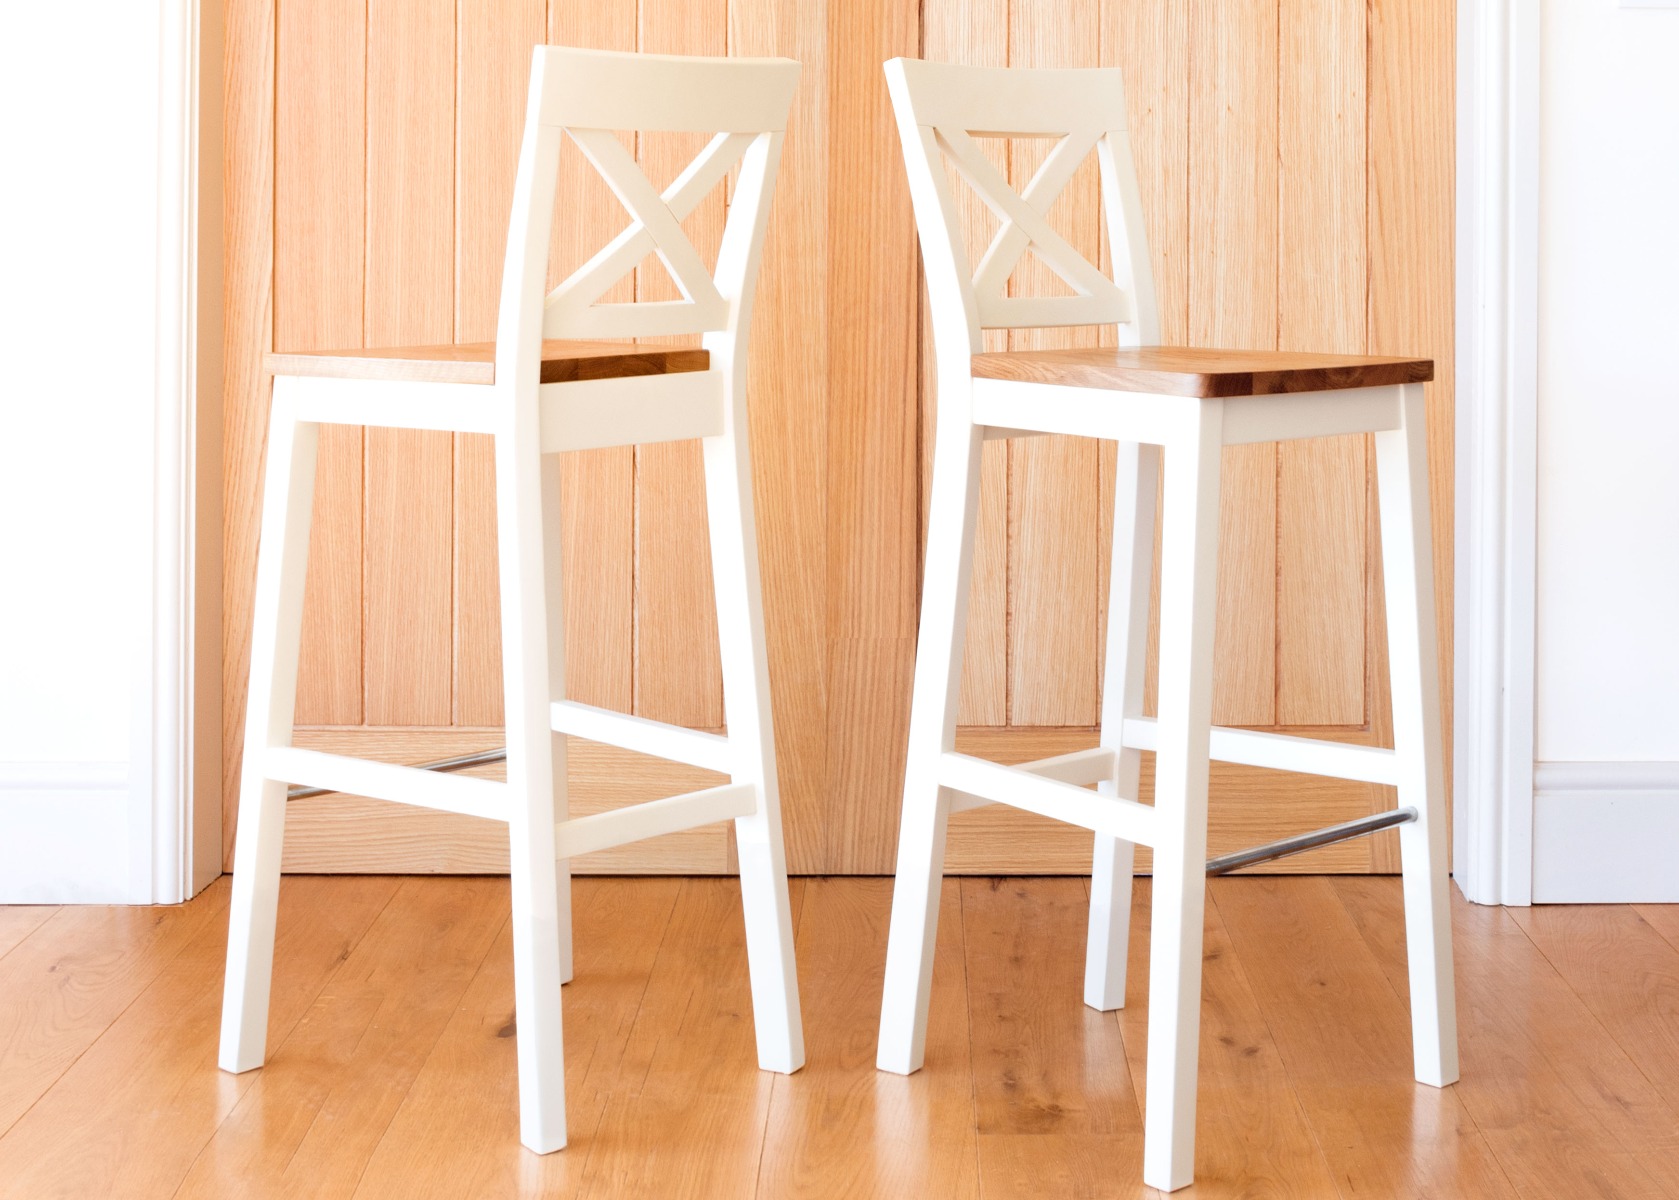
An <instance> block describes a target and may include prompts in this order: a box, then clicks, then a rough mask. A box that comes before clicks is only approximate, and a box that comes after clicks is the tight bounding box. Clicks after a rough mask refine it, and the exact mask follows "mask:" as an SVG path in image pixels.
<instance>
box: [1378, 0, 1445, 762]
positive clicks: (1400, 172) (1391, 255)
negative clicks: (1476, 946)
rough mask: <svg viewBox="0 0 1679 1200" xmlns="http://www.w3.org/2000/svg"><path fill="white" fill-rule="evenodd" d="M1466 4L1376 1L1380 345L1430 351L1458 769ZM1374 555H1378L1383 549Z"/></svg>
mask: <svg viewBox="0 0 1679 1200" xmlns="http://www.w3.org/2000/svg"><path fill="white" fill-rule="evenodd" d="M1455 14H1456V9H1455V7H1454V6H1453V5H1452V4H1451V3H1450V0H1425V2H1424V0H1419V2H1416V3H1413V2H1411V0H1372V3H1371V5H1370V118H1369V128H1370V184H1369V186H1370V211H1369V241H1370V310H1369V321H1370V326H1369V330H1370V332H1369V337H1370V352H1371V353H1372V354H1393V353H1399V352H1400V347H1404V348H1405V349H1404V351H1403V352H1404V353H1407V354H1427V355H1429V356H1430V357H1432V358H1433V359H1434V379H1435V382H1433V383H1431V384H1428V385H1427V393H1428V460H1429V475H1430V478H1429V486H1430V491H1431V496H1430V500H1431V501H1432V508H1433V516H1434V595H1435V605H1436V612H1435V615H1436V620H1437V632H1438V635H1439V639H1440V696H1441V702H1442V710H1443V715H1444V724H1445V744H1446V759H1447V764H1448V765H1447V771H1446V778H1447V779H1448V780H1449V779H1450V778H1451V769H1450V761H1451V738H1452V479H1453V443H1452V423H1453V415H1452V414H1453V411H1454V408H1453V405H1454V398H1453V395H1452V380H1453V345H1452V254H1453V245H1452V234H1453V226H1452V186H1453V176H1452V171H1453V164H1454V162H1455V158H1454V153H1455V151H1454V149H1453V146H1454V142H1453V130H1454V124H1453V114H1454V112H1455V111H1456V110H1455V106H1454V100H1453V97H1454V94H1455V93H1454V84H1455V76H1454V70H1455V59H1454V57H1453V46H1454V45H1455V44H1456V36H1457V27H1456V19H1455ZM1372 557H1374V556H1372Z"/></svg>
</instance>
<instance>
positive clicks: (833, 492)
mask: <svg viewBox="0 0 1679 1200" xmlns="http://www.w3.org/2000/svg"><path fill="white" fill-rule="evenodd" d="M881 9H884V11H881ZM828 18H829V24H828V38H829V51H828V53H829V59H828V62H829V76H828V96H827V101H828V111H829V157H828V209H829V211H830V212H832V213H836V214H840V213H843V214H844V215H845V219H844V220H843V221H839V222H835V223H833V224H832V225H831V226H830V229H829V237H828V244H827V247H826V254H827V259H828V317H829V323H828V329H827V337H828V388H829V392H828V397H829V399H828V405H829V407H828V578H827V592H828V605H827V609H828V646H829V666H828V695H829V705H828V712H827V720H828V728H829V737H830V741H829V747H828V778H829V788H828V803H829V805H830V812H831V814H832V817H831V820H832V825H831V826H830V830H829V838H830V841H829V870H832V871H858V872H870V871H882V870H886V869H889V868H890V866H891V862H892V851H893V847H894V845H895V843H896V834H897V824H898V807H899V796H900V790H901V788H902V786H903V754H904V737H905V734H906V729H905V726H904V722H903V720H902V719H901V715H900V714H902V713H903V712H904V711H905V709H904V702H905V699H906V698H907V696H908V694H909V686H910V677H911V672H912V668H913V665H914V654H915V619H916V601H917V597H918V587H917V584H918V577H917V557H918V551H917V545H916V538H917V534H918V532H919V524H920V522H919V519H918V514H919V511H920V496H919V495H918V494H917V491H918V489H917V471H916V460H915V454H916V433H917V429H916V426H917V422H916V393H917V376H918V373H919V364H918V363H917V360H916V347H917V326H916V322H915V321H914V320H913V319H912V317H911V314H914V313H916V312H917V309H918V299H917V297H918V289H917V286H916V274H915V271H916V265H915V264H916V245H915V230H914V222H913V218H912V216H911V213H910V201H909V189H908V187H907V186H906V184H905V182H904V173H903V168H902V166H901V165H899V164H900V163H901V159H900V158H899V149H898V142H897V131H896V129H895V128H894V124H893V119H892V110H891V103H890V101H889V100H888V98H887V94H886V77H885V75H884V74H883V73H882V71H881V64H882V63H883V62H885V61H886V60H887V59H888V58H892V57H894V56H895V55H900V54H907V55H914V54H916V53H917V51H918V47H919V41H920V20H919V11H918V6H917V5H916V4H915V3H913V2H912V0H891V2H890V3H889V4H885V5H882V6H880V8H877V9H874V10H872V11H865V10H863V9H860V8H851V7H848V6H843V5H835V6H834V7H833V8H831V9H830V10H829V13H828ZM888 163H890V164H892V167H893V169H891V170H886V169H884V168H885V164H888ZM886 314H891V315H890V316H888V315H886Z"/></svg>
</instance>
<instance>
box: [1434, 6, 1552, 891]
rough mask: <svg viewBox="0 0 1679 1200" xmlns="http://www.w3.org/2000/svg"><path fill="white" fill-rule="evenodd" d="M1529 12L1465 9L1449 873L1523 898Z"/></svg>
mask: <svg viewBox="0 0 1679 1200" xmlns="http://www.w3.org/2000/svg"><path fill="white" fill-rule="evenodd" d="M1539 16H1540V5H1539V0H1460V3H1459V5H1458V123H1457V158H1458V166H1457V377H1456V387H1457V393H1456V394H1457V428H1456V434H1457V478H1456V494H1457V514H1456V538H1455V544H1456V548H1457V549H1456V562H1455V564H1454V568H1455V577H1456V585H1455V586H1456V601H1455V609H1454V613H1453V621H1454V624H1455V629H1456V638H1455V641H1456V646H1457V661H1456V664H1455V679H1456V691H1455V696H1454V703H1453V711H1454V713H1455V720H1454V726H1453V734H1454V736H1453V745H1454V760H1455V761H1454V768H1453V780H1452V783H1453V796H1454V798H1455V808H1456V818H1457V819H1456V828H1455V830H1454V845H1453V863H1454V875H1455V878H1456V879H1457V882H1458V886H1459V887H1460V888H1461V889H1462V891H1463V893H1464V895H1465V896H1467V897H1468V898H1469V899H1470V900H1473V901H1475V902H1477V903H1481V904H1528V903H1531V902H1532V898H1533V713H1534V596H1535V569H1534V562H1535V559H1534V554H1535V518H1536V513H1537V505H1536V495H1537V494H1536V485H1535V474H1534V471H1535V438H1536V434H1537V396H1538V387H1537V370H1538V321H1539V313H1538V261H1539V213H1538V192H1539Z"/></svg>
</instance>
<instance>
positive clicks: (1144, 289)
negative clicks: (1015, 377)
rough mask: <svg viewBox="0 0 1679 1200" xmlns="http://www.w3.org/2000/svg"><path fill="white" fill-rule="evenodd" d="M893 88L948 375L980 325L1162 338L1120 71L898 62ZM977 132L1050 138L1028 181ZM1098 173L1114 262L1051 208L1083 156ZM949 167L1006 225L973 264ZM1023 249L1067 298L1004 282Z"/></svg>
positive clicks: (1130, 340) (937, 340)
mask: <svg viewBox="0 0 1679 1200" xmlns="http://www.w3.org/2000/svg"><path fill="white" fill-rule="evenodd" d="M886 78H887V85H888V88H889V90H890V92H891V94H892V102H893V107H894V109H895V111H896V113H897V116H898V132H899V135H900V138H901V140H902V142H903V149H904V162H905V166H906V168H907V169H908V171H909V176H910V196H911V199H912V200H913V202H914V205H915V214H916V225H917V227H918V229H919V231H920V235H921V250H922V260H923V263H924V264H925V266H926V279H927V289H928V295H929V297H930V299H931V301H932V303H931V321H932V328H933V341H934V345H935V347H936V349H937V355H938V359H939V362H940V364H941V367H940V371H941V374H942V373H943V372H944V371H945V370H946V369H948V370H951V371H957V372H960V374H962V375H965V374H966V370H967V367H966V360H967V356H968V355H969V354H970V353H977V352H978V351H979V349H980V345H981V331H982V330H984V329H1027V328H1054V327H1071V326H1081V325H1082V326H1092V325H1112V326H1116V327H1117V332H1118V336H1119V340H1120V344H1121V345H1137V344H1152V343H1154V342H1157V341H1158V340H1159V311H1158V307H1157V305H1156V301H1155V294H1154V279H1153V272H1152V268H1151V266H1150V263H1149V256H1148V246H1147V238H1146V237H1145V234H1144V228H1143V216H1142V201H1141V196H1140V194H1139V191H1138V187H1137V179H1136V173H1135V170H1134V167H1133V164H1132V162H1131V149H1130V138H1129V135H1128V133H1127V131H1126V110H1125V82H1124V77H1123V76H1122V74H1121V73H1120V71H1119V69H1118V68H1116V67H1098V68H1077V67H1075V68H1058V69H1056V68H1052V69H1034V68H1025V67H966V66H956V65H952V64H949V63H935V62H925V61H922V60H920V59H910V58H894V59H892V60H890V61H889V62H887V64H886ZM976 137H1005V138H1032V137H1041V138H1045V139H1055V140H1056V141H1057V144H1056V146H1055V147H1053V148H1052V149H1051V150H1050V151H1049V153H1048V154H1047V155H1046V156H1045V158H1044V160H1043V163H1042V164H1041V165H1040V167H1039V168H1038V171H1037V172H1036V173H1035V174H1034V175H1033V177H1032V179H1031V181H1029V182H1025V183H1024V184H1016V183H1013V182H1011V181H1010V180H1009V179H1008V178H1007V176H1006V175H1005V174H1004V173H1003V172H1001V171H999V170H998V169H997V168H996V166H995V165H994V164H993V163H991V162H990V161H988V160H987V156H986V155H985V153H984V152H983V151H982V150H981V149H980V148H979V147H978V146H977V144H976V143H975V142H974V140H973V139H974V138H976ZM1092 153H1094V154H1095V156H1096V159H1097V161H1098V164H1099V166H1100V168H1101V196H1102V209H1103V213H1104V224H1105V226H1106V229H1107V232H1108V250H1109V256H1108V257H1109V269H1108V270H1107V271H1104V270H1102V269H1101V267H1099V266H1098V264H1097V261H1096V260H1095V259H1093V258H1092V257H1091V256H1089V255H1087V254H1086V253H1085V252H1084V251H1083V250H1081V249H1079V248H1078V247H1076V246H1074V245H1072V244H1070V243H1069V242H1068V241H1067V240H1066V238H1065V237H1063V236H1062V235H1061V234H1060V233H1059V232H1058V231H1056V230H1055V228H1054V227H1053V224H1052V223H1051V222H1050V221H1049V220H1048V213H1049V210H1050V208H1051V206H1052V205H1053V203H1054V200H1055V198H1056V196H1057V195H1059V194H1060V193H1061V192H1062V190H1063V189H1064V188H1065V187H1066V186H1067V185H1068V184H1069V183H1070V181H1071V180H1072V177H1073V174H1074V172H1075V171H1076V169H1077V168H1078V166H1079V164H1080V163H1081V162H1082V161H1083V160H1084V159H1085V158H1086V157H1087V156H1088V155H1089V154H1092ZM947 165H949V166H952V167H954V168H955V169H956V170H957V171H958V172H959V173H960V174H961V175H962V176H964V177H965V178H966V180H967V182H968V184H969V185H970V186H971V187H972V188H973V190H974V192H975V194H976V195H977V196H978V198H979V199H980V200H981V201H982V202H983V203H984V204H985V205H986V206H987V207H988V208H990V209H991V211H992V212H993V213H994V214H995V215H996V216H997V217H998V218H999V220H1000V221H1001V222H1002V224H1001V226H1000V227H999V228H998V230H997V232H996V233H995V234H994V235H993V236H992V238H991V242H990V245H989V247H988V248H987V249H986V251H985V253H984V255H983V257H982V258H981V261H980V263H979V264H978V266H977V268H976V267H974V266H973V265H972V264H970V262H969V257H968V252H967V250H966V249H965V245H964V236H965V235H964V230H963V229H962V224H963V215H962V212H961V209H960V208H959V206H958V205H957V204H956V199H955V193H954V192H953V190H952V186H951V184H952V181H951V179H950V178H949V176H948V173H947V170H946V167H947ZM1028 249H1030V251H1031V252H1033V253H1035V254H1036V255H1037V256H1038V257H1039V258H1040V259H1041V260H1042V261H1043V263H1044V265H1045V266H1047V267H1048V268H1049V269H1050V270H1052V271H1053V272H1054V273H1055V274H1056V275H1059V276H1060V277H1061V279H1062V281H1063V282H1064V283H1066V284H1067V285H1068V286H1069V287H1070V288H1071V290H1072V291H1073V293H1074V294H1073V295H1059V296H1057V295H1018V294H1013V293H1012V290H1011V284H1010V277H1011V275H1012V273H1013V270H1014V268H1015V266H1016V265H1017V264H1018V263H1019V262H1020V260H1021V257H1022V255H1023V254H1024V253H1026V252H1027V251H1028Z"/></svg>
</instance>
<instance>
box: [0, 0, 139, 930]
mask: <svg viewBox="0 0 1679 1200" xmlns="http://www.w3.org/2000/svg"><path fill="white" fill-rule="evenodd" d="M158 29H159V25H158V9H157V7H156V5H155V3H145V2H140V3H135V2H124V0H94V2H92V3H81V4H74V5H69V4H16V5H11V6H9V9H8V12H7V17H6V35H5V37H4V38H0V111H4V112H5V113H6V114H7V117H6V120H5V121H4V122H0V162H4V163H5V164H6V170H5V183H4V186H3V187H0V328H3V329H4V330H5V337H6V342H7V347H8V349H7V364H6V372H5V376H4V383H3V384H0V388H3V392H0V395H3V396H4V399H3V401H0V415H3V419H4V423H3V425H0V514H3V515H0V581H3V582H0V901H4V900H17V899H40V900H61V899H112V900H114V899H121V898H124V897H125V895H126V889H127V882H128V880H127V870H128V868H127V862H128V855H127V834H126V826H127V824H128V821H129V816H128V811H127V799H128V795H129V788H128V782H127V774H128V769H129V763H130V759H131V749H130V741H131V723H132V721H133V711H134V708H133V703H132V697H133V692H134V688H135V682H136V679H137V674H138V673H137V667H138V663H137V662H136V661H134V659H135V656H136V654H137V648H138V647H139V646H140V645H141V644H142V631H143V630H144V629H145V622H146V621H147V620H148V614H149V596H148V594H147V590H146V589H147V585H146V579H147V574H146V564H147V556H148V555H149V553H150V531H151V524H150V515H151V513H150V503H149V501H150V495H151V476H150V472H151V469H152V456H151V429H152V422H153V416H154V376H153V368H154V338H155V336H156V327H155V324H154V312H153V308H154V303H155V300H154V297H155V285H156V253H157V251H156V196H157V183H158V178H157V171H158V157H157V148H158V135H157V129H158ZM66 855H69V856H73V857H74V858H75V859H76V860H77V861H78V862H79V863H80V865H81V866H82V867H83V868H88V870H85V871H83V872H82V873H83V875H84V876H85V878H84V880H83V882H82V883H71V882H66V875H65V873H64V872H63V871H62V870H61V869H59V868H60V867H61V866H62V864H63V863H64V861H65V856H66ZM90 887H91V888H92V889H93V891H94V892H98V893H99V894H91V893H90V891H89V889H90ZM101 889H102V890H101Z"/></svg>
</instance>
